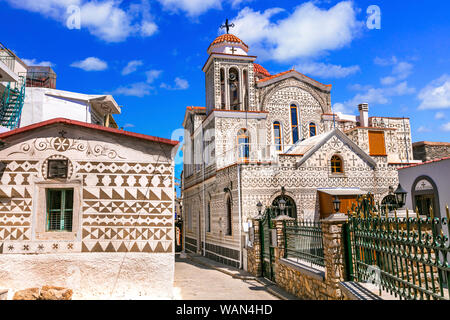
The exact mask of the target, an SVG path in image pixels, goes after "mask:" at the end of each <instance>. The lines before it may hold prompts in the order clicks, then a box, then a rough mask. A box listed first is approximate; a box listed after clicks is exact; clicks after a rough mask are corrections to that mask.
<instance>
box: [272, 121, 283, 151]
mask: <svg viewBox="0 0 450 320" xmlns="http://www.w3.org/2000/svg"><path fill="white" fill-rule="evenodd" d="M273 137H274V143H275V149H276V150H277V151H281V147H282V145H281V125H280V122H278V121H275V122H274V123H273Z"/></svg>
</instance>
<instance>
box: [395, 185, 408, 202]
mask: <svg viewBox="0 0 450 320" xmlns="http://www.w3.org/2000/svg"><path fill="white" fill-rule="evenodd" d="M407 193H408V192H406V190H404V189H403V188H402V185H401V184H400V183H399V184H398V187H397V190H395V192H394V194H395V199H396V200H397V204H398V207H399V208H402V207H403V206H404V205H405V204H406V194H407Z"/></svg>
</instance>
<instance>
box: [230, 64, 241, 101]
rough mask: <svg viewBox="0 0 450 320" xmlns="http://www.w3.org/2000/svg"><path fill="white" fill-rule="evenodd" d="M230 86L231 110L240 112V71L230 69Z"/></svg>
mask: <svg viewBox="0 0 450 320" xmlns="http://www.w3.org/2000/svg"><path fill="white" fill-rule="evenodd" d="M228 85H229V87H230V109H231V110H240V109H241V102H240V97H239V92H240V86H239V71H238V70H237V69H235V68H231V69H230V74H229V76H228Z"/></svg>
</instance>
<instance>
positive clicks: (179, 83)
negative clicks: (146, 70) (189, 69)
mask: <svg viewBox="0 0 450 320" xmlns="http://www.w3.org/2000/svg"><path fill="white" fill-rule="evenodd" d="M161 88H164V89H168V90H186V89H188V88H189V82H188V81H187V80H185V79H181V78H178V77H177V78H175V85H174V86H171V85H168V84H166V83H161Z"/></svg>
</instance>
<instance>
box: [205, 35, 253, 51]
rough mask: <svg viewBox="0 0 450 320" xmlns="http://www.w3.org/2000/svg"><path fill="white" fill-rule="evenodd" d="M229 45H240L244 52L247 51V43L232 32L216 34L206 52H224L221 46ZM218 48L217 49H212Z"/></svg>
mask: <svg viewBox="0 0 450 320" xmlns="http://www.w3.org/2000/svg"><path fill="white" fill-rule="evenodd" d="M230 46H237V47H240V48H241V49H242V50H243V51H245V53H247V52H248V45H246V44H245V43H244V41H242V40H241V39H239V38H238V37H236V36H235V35H234V34H228V33H226V34H222V35H220V36H218V37H217V38H216V39H215V40H214V41H213V42H212V43H211V44H210V46H209V47H208V53H209V54H211V52H222V53H224V50H223V49H222V48H224V47H230ZM214 49H219V50H214Z"/></svg>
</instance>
